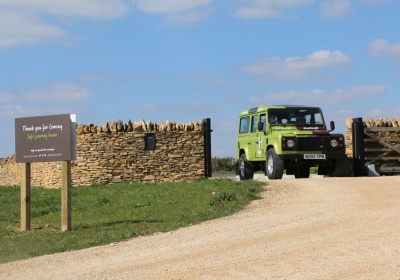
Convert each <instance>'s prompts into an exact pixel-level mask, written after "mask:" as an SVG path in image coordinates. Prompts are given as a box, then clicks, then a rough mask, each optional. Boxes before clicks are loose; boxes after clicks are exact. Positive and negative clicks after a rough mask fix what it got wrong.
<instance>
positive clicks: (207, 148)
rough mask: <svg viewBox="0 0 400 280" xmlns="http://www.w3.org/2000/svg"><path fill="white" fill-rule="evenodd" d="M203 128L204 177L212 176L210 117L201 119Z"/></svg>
mask: <svg viewBox="0 0 400 280" xmlns="http://www.w3.org/2000/svg"><path fill="white" fill-rule="evenodd" d="M203 129H204V177H206V178H209V177H212V158H211V132H212V130H211V119H210V118H207V119H204V120H203Z"/></svg>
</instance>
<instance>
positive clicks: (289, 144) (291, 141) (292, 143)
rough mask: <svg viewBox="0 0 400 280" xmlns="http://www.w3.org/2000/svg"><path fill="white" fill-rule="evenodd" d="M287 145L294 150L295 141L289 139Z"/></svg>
mask: <svg viewBox="0 0 400 280" xmlns="http://www.w3.org/2000/svg"><path fill="white" fill-rule="evenodd" d="M286 145H287V146H288V148H294V141H293V140H292V139H289V140H288V141H287V142H286Z"/></svg>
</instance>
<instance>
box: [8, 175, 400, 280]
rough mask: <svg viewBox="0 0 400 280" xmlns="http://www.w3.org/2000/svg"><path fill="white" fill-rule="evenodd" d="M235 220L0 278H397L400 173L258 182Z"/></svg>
mask: <svg viewBox="0 0 400 280" xmlns="http://www.w3.org/2000/svg"><path fill="white" fill-rule="evenodd" d="M266 184H267V185H266V190H267V191H265V192H264V193H263V194H262V196H263V199H260V200H257V201H254V202H253V203H252V204H251V205H249V206H248V207H247V208H246V209H245V210H243V211H241V212H240V213H237V214H235V215H233V216H229V217H225V218H221V219H216V220H212V221H207V222H204V223H202V224H199V225H194V226H191V227H187V228H182V229H179V230H176V231H174V232H170V233H160V234H156V235H153V236H146V237H139V238H135V239H131V240H129V241H126V242H121V243H118V244H110V245H107V246H101V247H95V248H90V249H85V250H80V251H74V252H67V253H61V254H55V255H48V256H42V257H36V258H32V259H29V260H23V261H17V262H11V263H6V264H2V265H0V279H42V280H43V279H400V176H393V177H363V178H310V179H296V180H295V179H284V180H276V181H266Z"/></svg>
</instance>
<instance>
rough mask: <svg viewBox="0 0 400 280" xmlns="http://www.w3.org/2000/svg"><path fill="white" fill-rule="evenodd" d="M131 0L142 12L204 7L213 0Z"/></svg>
mask: <svg viewBox="0 0 400 280" xmlns="http://www.w3.org/2000/svg"><path fill="white" fill-rule="evenodd" d="M132 2H133V3H134V4H136V6H137V8H138V10H140V11H143V12H147V13H163V14H169V13H180V12H183V11H188V10H193V9H197V8H199V7H204V6H207V5H209V4H211V3H212V2H213V0H190V1H188V0H168V1H167V0H133V1H132Z"/></svg>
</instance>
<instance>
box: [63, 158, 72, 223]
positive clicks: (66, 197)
mask: <svg viewBox="0 0 400 280" xmlns="http://www.w3.org/2000/svg"><path fill="white" fill-rule="evenodd" d="M71 213H72V211H71V161H70V160H67V161H62V162H61V230H62V231H70V230H72V223H71Z"/></svg>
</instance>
